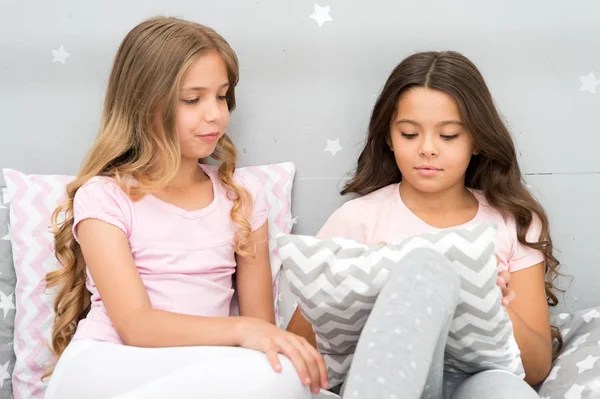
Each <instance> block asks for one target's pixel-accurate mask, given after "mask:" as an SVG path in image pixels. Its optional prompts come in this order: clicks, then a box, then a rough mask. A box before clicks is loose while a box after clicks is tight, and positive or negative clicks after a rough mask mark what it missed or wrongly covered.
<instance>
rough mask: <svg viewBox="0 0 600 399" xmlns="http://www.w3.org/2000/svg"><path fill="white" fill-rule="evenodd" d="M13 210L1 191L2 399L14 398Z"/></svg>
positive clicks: (0, 330) (0, 377)
mask: <svg viewBox="0 0 600 399" xmlns="http://www.w3.org/2000/svg"><path fill="white" fill-rule="evenodd" d="M8 222H9V207H8V204H5V201H4V196H3V195H2V191H0V399H8V398H12V397H13V395H12V377H11V376H12V372H13V368H14V366H15V351H14V348H13V339H14V325H15V302H14V299H15V284H16V275H15V267H14V263H13V258H12V249H11V245H10V236H9V231H8Z"/></svg>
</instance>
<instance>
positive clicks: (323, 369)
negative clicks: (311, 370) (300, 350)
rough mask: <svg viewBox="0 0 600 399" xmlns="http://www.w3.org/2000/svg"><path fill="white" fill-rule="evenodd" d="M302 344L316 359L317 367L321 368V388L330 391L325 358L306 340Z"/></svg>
mask: <svg viewBox="0 0 600 399" xmlns="http://www.w3.org/2000/svg"><path fill="white" fill-rule="evenodd" d="M302 343H303V345H304V346H305V347H306V349H307V350H308V351H309V353H311V355H312V356H314V358H315V359H316V362H317V366H318V367H319V376H320V377H321V378H320V379H321V388H323V389H329V378H328V377H327V365H326V364H325V359H323V356H322V355H321V354H320V353H319V352H318V351H317V350H316V349H315V348H314V347H313V346H312V345H311V344H309V343H308V342H307V341H306V340H304V341H303V342H302Z"/></svg>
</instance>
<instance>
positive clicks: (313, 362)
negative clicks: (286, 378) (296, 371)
mask: <svg viewBox="0 0 600 399" xmlns="http://www.w3.org/2000/svg"><path fill="white" fill-rule="evenodd" d="M288 342H289V343H290V344H291V345H293V346H294V347H295V348H296V349H297V350H298V352H300V354H301V355H302V357H303V358H304V363H305V364H306V367H307V369H308V374H309V375H310V381H311V384H310V389H311V391H312V393H314V394H317V393H319V390H320V388H321V375H320V372H319V364H318V362H317V358H316V356H314V354H313V353H311V351H309V350H308V348H306V347H305V346H304V344H303V343H302V341H301V340H300V339H298V338H295V337H294V338H291V339H289V341H288Z"/></svg>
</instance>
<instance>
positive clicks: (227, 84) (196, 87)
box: [182, 82, 229, 91]
mask: <svg viewBox="0 0 600 399" xmlns="http://www.w3.org/2000/svg"><path fill="white" fill-rule="evenodd" d="M228 86H229V82H225V83H223V84H222V85H221V87H219V90H220V89H224V88H226V87H228ZM206 90H208V88H207V87H200V86H192V87H186V88H184V89H182V91H206Z"/></svg>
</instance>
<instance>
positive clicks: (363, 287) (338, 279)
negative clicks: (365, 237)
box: [277, 224, 524, 386]
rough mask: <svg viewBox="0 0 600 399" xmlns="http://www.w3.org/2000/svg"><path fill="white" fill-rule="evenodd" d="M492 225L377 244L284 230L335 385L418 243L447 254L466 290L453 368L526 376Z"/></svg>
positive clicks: (300, 293)
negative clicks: (395, 272) (499, 282)
mask: <svg viewBox="0 0 600 399" xmlns="http://www.w3.org/2000/svg"><path fill="white" fill-rule="evenodd" d="M496 233H497V228H496V226H495V225H491V224H480V225H472V226H469V227H461V228H454V229H447V230H442V231H440V232H437V233H431V234H424V235H419V236H414V237H411V238H409V239H407V240H406V241H404V242H402V243H400V244H395V245H388V246H381V247H371V246H366V245H362V244H360V243H358V242H355V241H352V240H346V239H341V238H329V239H319V238H315V237H310V236H299V235H289V234H288V235H280V236H278V238H277V243H278V245H279V254H280V256H281V258H282V261H283V270H284V272H285V275H286V277H287V280H288V281H289V284H290V288H291V290H292V292H293V293H294V294H295V295H296V296H297V298H298V306H299V308H300V310H301V311H302V314H303V315H304V316H305V317H306V319H307V320H308V321H309V322H310V323H311V324H312V325H313V328H314V330H315V333H316V335H317V345H318V349H319V351H320V352H321V353H322V354H323V355H324V356H325V360H326V362H327V367H328V373H329V378H330V383H331V386H335V385H338V384H340V383H342V382H343V381H344V378H345V376H346V373H347V372H348V370H349V368H350V363H351V361H352V356H353V354H354V350H355V347H356V344H357V342H358V338H359V336H360V333H361V331H362V328H363V327H364V325H365V322H366V320H367V318H368V317H369V314H370V311H371V309H372V308H373V304H374V303H375V300H376V298H377V295H378V294H379V291H380V290H381V288H382V286H383V285H384V284H385V282H386V279H387V276H388V274H389V270H390V269H391V268H392V267H400V266H401V263H402V259H403V258H404V256H405V255H406V254H408V253H409V252H410V251H412V250H413V249H415V248H433V249H435V250H436V251H438V252H440V253H442V254H444V255H445V256H446V257H447V258H448V259H449V260H450V261H451V263H452V265H453V266H454V268H455V270H456V272H457V273H458V274H459V275H460V277H461V292H460V295H459V302H458V305H457V308H456V312H455V315H454V319H453V321H452V324H451V327H450V333H449V336H448V340H447V344H446V361H445V366H446V370H448V371H460V372H465V373H474V372H477V371H481V370H486V369H492V368H494V369H503V370H507V371H510V372H512V373H515V374H517V375H519V376H521V377H524V370H523V365H522V362H521V357H520V351H519V348H518V346H517V343H516V341H515V339H514V335H513V331H512V323H511V321H510V318H509V316H508V313H507V312H506V310H505V309H504V307H503V306H502V304H501V299H502V293H501V291H500V289H499V288H498V287H497V286H496V279H497V273H498V269H497V268H496V256H495V240H496Z"/></svg>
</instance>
